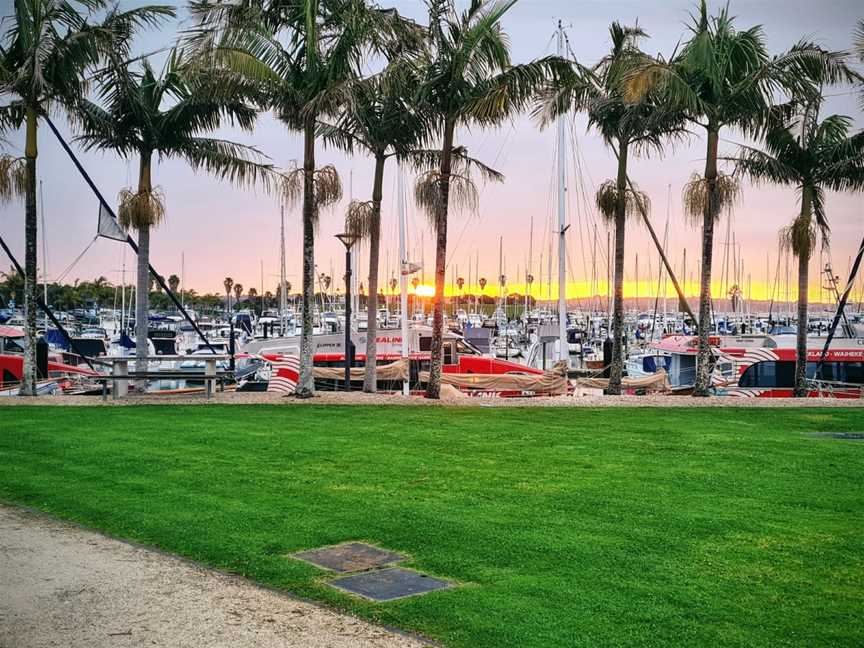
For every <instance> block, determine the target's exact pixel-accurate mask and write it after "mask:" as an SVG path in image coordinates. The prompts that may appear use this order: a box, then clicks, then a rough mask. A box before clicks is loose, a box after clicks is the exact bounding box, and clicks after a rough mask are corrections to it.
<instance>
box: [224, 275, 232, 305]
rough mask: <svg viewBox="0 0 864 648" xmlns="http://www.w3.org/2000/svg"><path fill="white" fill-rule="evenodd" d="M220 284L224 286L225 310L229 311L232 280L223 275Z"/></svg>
mask: <svg viewBox="0 0 864 648" xmlns="http://www.w3.org/2000/svg"><path fill="white" fill-rule="evenodd" d="M222 286H223V287H224V288H225V310H226V311H227V312H229V313H230V312H231V288H233V287H234V280H233V279H232V278H231V277H225V279H224V280H223V281H222Z"/></svg>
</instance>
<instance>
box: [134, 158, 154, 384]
mask: <svg viewBox="0 0 864 648" xmlns="http://www.w3.org/2000/svg"><path fill="white" fill-rule="evenodd" d="M150 155H151V154H150V153H147V152H142V153H141V166H140V171H139V174H138V193H139V195H140V194H143V193H149V192H150V191H151V190H152V188H153V186H152V182H151V179H150ZM137 229H138V273H137V278H136V286H135V368H136V369H137V370H138V371H147V355H148V354H149V351H148V345H147V342H148V338H147V333H148V329H149V324H150V225H149V224H146V223H144V224H141V225H139V227H138V228H137ZM146 387H147V381H146V380H142V381H140V382H139V383H138V389H139V391H142V392H143V391H144V390H145V389H146Z"/></svg>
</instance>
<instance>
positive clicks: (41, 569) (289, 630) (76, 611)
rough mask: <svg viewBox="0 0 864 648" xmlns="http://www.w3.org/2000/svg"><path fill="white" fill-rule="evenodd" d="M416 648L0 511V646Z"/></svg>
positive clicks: (231, 582) (262, 592)
mask: <svg viewBox="0 0 864 648" xmlns="http://www.w3.org/2000/svg"><path fill="white" fill-rule="evenodd" d="M423 645H425V644H423V643H422V642H420V641H419V640H416V639H413V638H410V637H405V636H402V635H399V634H397V633H395V632H393V631H390V630H386V629H384V628H380V627H377V626H374V625H372V624H369V623H366V622H364V621H360V620H358V619H355V618H353V617H350V616H346V615H342V614H339V613H336V612H333V611H330V610H326V609H324V608H321V607H318V606H315V605H313V604H311V603H306V602H303V601H297V600H294V599H291V598H288V597H286V596H281V595H279V594H276V593H275V592H271V591H269V590H266V589H262V588H260V587H256V586H254V585H252V584H250V583H248V582H246V581H244V580H242V579H240V578H234V577H231V576H227V575H225V574H220V573H218V572H213V571H210V570H206V569H203V568H201V567H198V566H196V565H194V564H191V563H189V562H186V561H183V560H180V559H177V558H173V557H170V556H166V555H164V554H161V553H159V552H156V551H151V550H148V549H144V548H141V547H136V546H133V545H130V544H126V543H124V542H120V541H118V540H112V539H109V538H106V537H104V536H102V535H99V534H97V533H92V532H90V531H86V530H83V529H80V528H78V527H75V526H72V525H68V524H64V523H62V522H58V521H55V520H53V519H50V518H47V517H45V516H42V515H39V514H34V513H30V512H26V511H21V510H19V509H14V508H10V507H4V506H0V648H31V647H32V648H35V647H36V646H39V647H40V648H41V647H43V646H64V647H69V648H74V647H81V648H84V647H87V648H103V647H105V648H107V647H109V646H110V647H111V648H118V647H124V646H136V647H137V646H171V647H181V646H182V647H189V648H216V647H217V646H218V647H220V648H221V647H224V648H229V647H230V648H243V647H246V646H249V647H252V646H255V647H260V648H276V647H277V646H278V647H280V648H281V647H288V646H290V647H295V646H296V647H298V648H299V647H303V648H316V647H324V646H326V647H327V648H330V647H333V648H336V647H346V648H348V647H357V648H359V647H361V646H362V647H364V648H366V647H380V648H391V647H396V646H400V647H402V646H405V647H409V646H411V647H413V646H423Z"/></svg>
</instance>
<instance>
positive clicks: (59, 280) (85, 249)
mask: <svg viewBox="0 0 864 648" xmlns="http://www.w3.org/2000/svg"><path fill="white" fill-rule="evenodd" d="M98 238H99V235H98V234H97V235H96V236H94V237H93V240H92V241H90V242H89V243H88V244H87V245H86V246H85V247H84V249H83V250H82V251H81V254H79V255H78V256H77V257H75V259H74V260H73V261H72V263H70V264H69V266H68V267H67V268H66V269H65V270H64V271H63V272H61V273H60V275H59V276H58V277H57V278H56V279H55V280H54V282H55V283H58V284H59V283H60V282H61V281H63V280H64V279H65V278H66V275H68V274H69V273H70V272H72V269H73V268H74V267H75V266H76V265H78V262H79V261H80V260H81V259H82V258H83V257H84V255H85V254H87V250H89V249H90V246H91V245H93V244H94V243H95V242H96V240H97V239H98Z"/></svg>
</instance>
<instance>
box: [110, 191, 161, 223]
mask: <svg viewBox="0 0 864 648" xmlns="http://www.w3.org/2000/svg"><path fill="white" fill-rule="evenodd" d="M118 200H119V203H120V205H119V207H118V209H117V220H119V221H120V226H121V227H123V229H129V228H134V229H140V228H142V227H155V226H156V225H159V223H161V222H162V221H163V220H164V219H165V195H164V194H163V193H162V190H161V189H160V188H159V187H154V188H153V189H152V190H150V191H133V190H132V189H122V190H121V191H120V194H119V196H118Z"/></svg>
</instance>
